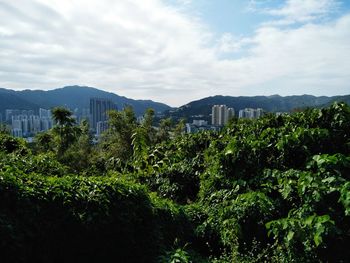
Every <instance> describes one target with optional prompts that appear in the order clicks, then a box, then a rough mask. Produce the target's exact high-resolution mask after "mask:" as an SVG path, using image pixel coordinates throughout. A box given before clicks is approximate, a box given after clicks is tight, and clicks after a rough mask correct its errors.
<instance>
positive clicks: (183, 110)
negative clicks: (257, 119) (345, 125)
mask: <svg viewBox="0 0 350 263" xmlns="http://www.w3.org/2000/svg"><path fill="white" fill-rule="evenodd" d="M334 101H343V102H346V103H350V95H344V96H332V97H327V96H320V97H316V96H312V95H294V96H286V97H282V96H280V95H272V96H254V97H247V96H239V97H232V96H221V95H217V96H211V97H207V98H203V99H200V100H196V101H192V102H190V103H188V104H186V105H183V106H181V107H179V108H177V109H175V110H172V109H170V110H167V112H166V114H165V115H166V116H170V117H173V118H175V119H177V118H186V119H187V120H188V121H190V120H191V119H194V118H196V117H195V116H201V115H202V118H203V119H208V120H209V115H210V114H211V108H212V106H213V105H222V104H224V105H226V106H228V107H232V108H234V109H235V111H236V115H237V114H238V111H239V110H241V109H244V108H262V109H264V110H265V111H268V112H290V111H293V110H294V109H297V108H307V107H323V106H327V105H329V104H331V103H332V102H334Z"/></svg>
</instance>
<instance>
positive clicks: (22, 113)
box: [3, 98, 117, 138]
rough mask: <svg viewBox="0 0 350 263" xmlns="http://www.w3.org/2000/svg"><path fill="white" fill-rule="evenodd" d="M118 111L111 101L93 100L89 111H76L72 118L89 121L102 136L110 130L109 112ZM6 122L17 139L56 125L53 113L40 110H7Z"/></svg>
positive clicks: (96, 132)
mask: <svg viewBox="0 0 350 263" xmlns="http://www.w3.org/2000/svg"><path fill="white" fill-rule="evenodd" d="M110 110H117V106H116V104H115V103H113V102H112V101H111V100H109V99H103V98H91V99H90V107H89V108H88V109H81V110H79V109H75V110H73V111H72V113H73V115H72V117H73V118H75V119H76V121H77V123H79V122H80V121H81V120H83V119H87V120H89V123H90V128H91V130H92V132H94V133H95V134H96V135H100V134H101V133H102V132H104V131H105V130H106V129H107V128H108V121H107V119H108V111H110ZM3 121H5V122H6V123H7V124H8V125H9V127H10V130H11V133H12V135H13V136H15V137H25V138H30V137H33V136H34V135H35V134H37V133H39V132H44V131H47V130H49V129H51V128H52V127H53V125H54V121H53V119H52V115H51V111H50V110H48V109H42V108H40V109H39V111H36V112H35V111H34V110H19V109H7V110H6V111H5V119H4V120H3Z"/></svg>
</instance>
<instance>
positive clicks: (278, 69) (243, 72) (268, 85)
mask: <svg viewBox="0 0 350 263" xmlns="http://www.w3.org/2000/svg"><path fill="white" fill-rule="evenodd" d="M69 85H82V86H91V87H96V88H99V89H102V90H105V91H110V92H113V93H116V94H118V95H122V96H126V97H129V98H133V99H152V100H155V101H159V102H163V103H166V104H168V105H171V106H181V105H184V104H186V103H188V102H190V101H193V100H197V99H201V98H203V97H207V96H214V95H228V96H255V95H274V94H279V95H282V96H286V95H301V94H311V95H316V96H320V95H326V96H332V95H345V94H350V1H349V0H343V1H341V0H284V1H282V0H16V1H13V0H0V87H3V88H9V89H15V90H23V89H44V90H50V89H54V88H59V87H63V86H69Z"/></svg>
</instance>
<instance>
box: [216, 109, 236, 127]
mask: <svg viewBox="0 0 350 263" xmlns="http://www.w3.org/2000/svg"><path fill="white" fill-rule="evenodd" d="M211 112H212V114H211V123H212V125H215V126H223V125H225V124H226V123H227V122H228V120H229V119H230V118H232V117H233V116H234V115H235V110H234V109H233V108H227V106H226V105H214V106H213V107H212V109H211Z"/></svg>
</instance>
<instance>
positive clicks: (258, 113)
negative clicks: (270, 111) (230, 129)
mask: <svg viewBox="0 0 350 263" xmlns="http://www.w3.org/2000/svg"><path fill="white" fill-rule="evenodd" d="M263 115H264V110H263V109H262V108H257V109H252V108H245V109H243V110H240V111H239V113H238V118H246V119H258V118H260V117H262V116H263Z"/></svg>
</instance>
